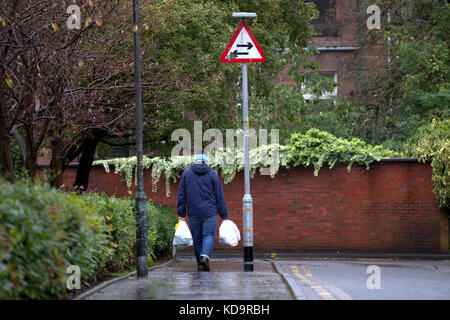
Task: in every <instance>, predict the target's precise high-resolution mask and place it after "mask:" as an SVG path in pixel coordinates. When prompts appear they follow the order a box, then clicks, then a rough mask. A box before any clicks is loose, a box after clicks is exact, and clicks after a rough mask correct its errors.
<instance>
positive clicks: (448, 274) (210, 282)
mask: <svg viewBox="0 0 450 320" xmlns="http://www.w3.org/2000/svg"><path fill="white" fill-rule="evenodd" d="M211 269H212V271H211V272H197V270H196V264H195V261H194V259H188V258H182V259H176V260H175V261H173V262H171V263H169V264H168V265H167V266H165V267H162V268H158V269H155V270H152V271H150V272H149V275H148V278H147V279H145V280H136V279H135V278H134V277H130V278H127V279H124V280H120V281H118V282H115V283H113V284H111V285H109V286H107V287H105V288H103V289H101V290H99V291H97V292H96V293H94V294H92V295H90V296H88V297H87V299H95V300H96V299H99V300H105V299H106V300H116V299H120V300H124V299H126V300H130V299H131V300H135V299H157V300H292V299H298V300H378V299H383V300H415V299H425V300H428V299H432V300H450V261H448V260H446V261H394V260H391V261H389V260H363V259H355V260H342V261H341V260H328V259H325V260H273V263H272V261H269V260H255V271H254V272H243V271H242V269H243V263H242V260H240V259H213V260H212V261H211Z"/></svg>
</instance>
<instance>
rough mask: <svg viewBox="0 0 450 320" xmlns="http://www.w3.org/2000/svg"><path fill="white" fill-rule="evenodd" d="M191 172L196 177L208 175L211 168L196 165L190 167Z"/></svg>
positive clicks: (201, 164) (199, 164) (204, 165)
mask: <svg viewBox="0 0 450 320" xmlns="http://www.w3.org/2000/svg"><path fill="white" fill-rule="evenodd" d="M191 169H192V171H194V172H195V173H196V174H198V175H203V174H205V173H208V172H209V170H211V168H210V167H209V166H208V165H207V164H206V163H196V164H193V165H192V166H191Z"/></svg>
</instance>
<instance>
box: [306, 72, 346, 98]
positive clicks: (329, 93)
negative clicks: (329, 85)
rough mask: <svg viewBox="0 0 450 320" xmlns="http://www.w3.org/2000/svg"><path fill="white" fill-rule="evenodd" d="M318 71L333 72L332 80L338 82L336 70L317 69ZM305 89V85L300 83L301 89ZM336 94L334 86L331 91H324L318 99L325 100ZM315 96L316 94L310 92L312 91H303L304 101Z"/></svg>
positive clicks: (336, 89)
mask: <svg viewBox="0 0 450 320" xmlns="http://www.w3.org/2000/svg"><path fill="white" fill-rule="evenodd" d="M318 72H319V73H321V72H323V73H332V72H333V73H334V78H333V80H334V82H335V83H336V84H337V83H338V75H337V72H336V71H318ZM305 89H306V86H305V84H302V90H305ZM337 95H338V87H337V86H336V87H335V88H334V89H333V91H331V92H324V93H323V94H322V95H321V96H320V97H319V99H321V100H325V99H329V98H334V97H336V96H337ZM316 98H317V96H316V95H314V94H312V93H305V94H303V99H304V100H305V101H311V100H314V99H316Z"/></svg>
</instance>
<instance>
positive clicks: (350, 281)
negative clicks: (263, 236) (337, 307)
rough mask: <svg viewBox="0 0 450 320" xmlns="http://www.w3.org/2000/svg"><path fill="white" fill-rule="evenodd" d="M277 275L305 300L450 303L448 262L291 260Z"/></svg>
mask: <svg viewBox="0 0 450 320" xmlns="http://www.w3.org/2000/svg"><path fill="white" fill-rule="evenodd" d="M275 263H276V265H277V266H278V269H279V271H280V272H281V273H282V274H283V275H284V276H285V277H286V279H287V280H288V283H289V284H290V285H291V286H292V287H293V288H294V290H295V292H296V295H297V298H298V299H307V300H321V299H324V300H450V261H386V260H384V261H382V260H362V259H361V260H359V259H358V260H350V261H332V260H292V261H276V262H275Z"/></svg>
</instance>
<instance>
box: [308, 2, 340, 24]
mask: <svg viewBox="0 0 450 320" xmlns="http://www.w3.org/2000/svg"><path fill="white" fill-rule="evenodd" d="M308 2H313V3H314V4H315V5H316V9H317V10H318V11H319V17H318V18H317V19H314V20H313V21H312V22H313V24H314V25H317V24H330V23H335V22H336V5H335V1H334V0H309V1H308Z"/></svg>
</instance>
